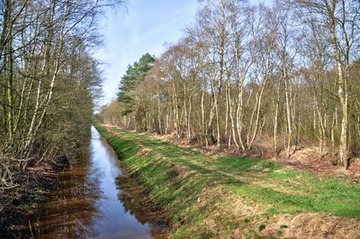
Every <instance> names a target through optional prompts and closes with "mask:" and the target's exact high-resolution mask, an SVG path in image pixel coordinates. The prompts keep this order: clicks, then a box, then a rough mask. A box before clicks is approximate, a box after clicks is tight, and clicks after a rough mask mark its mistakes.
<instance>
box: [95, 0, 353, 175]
mask: <svg viewBox="0 0 360 239" xmlns="http://www.w3.org/2000/svg"><path fill="white" fill-rule="evenodd" d="M359 30H360V2H359V1H352V0H276V1H274V2H273V3H272V4H271V6H264V5H258V6H252V5H250V4H248V3H247V2H245V1H238V0H218V1H211V0H203V1H200V8H199V10H198V15H197V21H196V22H195V23H194V24H193V25H192V26H189V27H188V29H187V30H186V32H185V33H184V36H183V38H182V39H180V40H179V42H178V43H176V44H174V45H171V46H169V47H168V49H167V50H166V51H165V52H164V53H163V54H162V55H161V56H160V57H159V58H158V59H156V61H155V62H154V63H153V64H152V65H151V66H152V67H151V69H150V70H149V71H147V74H146V77H142V78H138V79H137V80H136V81H135V82H136V84H133V87H131V88H124V87H123V86H124V77H127V74H128V72H127V74H125V76H124V77H123V78H122V82H121V86H120V92H119V96H121V95H123V94H127V95H131V99H132V103H131V104H132V106H131V109H132V110H130V111H127V110H126V109H127V108H128V106H129V102H124V101H123V100H122V99H121V97H119V102H113V103H111V104H110V105H108V106H107V107H106V108H104V109H103V111H102V113H101V114H100V115H99V117H101V119H102V120H103V121H104V122H106V123H111V124H118V125H119V126H122V127H126V128H128V129H138V130H150V131H156V132H158V133H160V134H164V133H174V134H176V135H178V136H182V137H186V139H187V140H188V141H189V142H191V141H193V140H203V142H204V144H206V145H209V144H215V145H217V147H222V146H223V145H225V144H226V145H227V146H228V147H236V148H237V149H239V150H242V151H245V150H248V149H251V148H252V147H253V146H254V145H255V144H257V143H259V142H260V141H263V140H265V139H266V141H267V142H271V144H272V150H273V152H274V153H275V155H278V154H279V153H280V151H283V152H286V156H287V157H290V156H291V155H292V154H293V153H294V151H295V150H296V149H297V147H298V146H299V145H300V144H301V145H303V144H306V145H313V144H317V145H318V146H319V147H318V148H319V157H323V156H324V154H325V153H326V152H328V151H327V150H325V147H326V148H327V149H329V150H330V152H332V153H333V154H337V155H338V158H339V160H340V161H341V162H343V163H344V166H345V168H347V167H348V162H349V161H348V158H349V157H351V156H356V155H358V149H359V147H360V145H359V138H360V111H359V110H360V88H359V80H360V79H359V75H360V71H359V70H360V62H359V61H358V60H357V59H359V43H360V39H359V37H360V32H359ZM138 116H141V117H138ZM349 153H350V154H349Z"/></svg>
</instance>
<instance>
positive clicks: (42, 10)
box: [0, 0, 123, 188]
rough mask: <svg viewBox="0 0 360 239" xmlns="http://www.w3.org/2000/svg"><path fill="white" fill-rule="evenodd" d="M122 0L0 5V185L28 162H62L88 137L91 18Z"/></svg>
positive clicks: (94, 40) (95, 83)
mask: <svg viewBox="0 0 360 239" xmlns="http://www.w3.org/2000/svg"><path fill="white" fill-rule="evenodd" d="M122 2H123V1H120V0H113V1H111V0H91V1H89V0H86V1H83V0H39V1H19V0H2V1H1V2H0V180H1V181H0V187H2V188H7V187H10V188H11V187H14V186H16V185H15V183H14V181H13V175H14V173H16V172H20V171H21V170H24V169H25V168H26V167H27V166H28V164H29V162H31V163H32V164H37V163H39V162H41V161H43V160H49V159H53V158H54V157H58V156H60V155H66V156H68V157H70V156H71V155H72V154H73V153H74V152H75V151H76V150H78V148H79V147H80V145H82V143H83V141H84V139H85V137H88V136H89V133H90V124H91V118H92V110H93V106H94V104H93V102H94V101H93V99H94V97H96V96H97V95H98V94H99V90H100V86H101V75H100V73H101V72H100V71H99V69H98V65H99V63H98V62H97V60H95V59H94V58H93V57H92V49H93V47H94V46H95V45H97V44H98V43H99V40H100V39H99V37H98V36H97V35H98V33H97V27H98V26H97V24H98V20H99V14H100V13H101V12H102V10H103V9H104V7H106V6H109V5H117V4H121V3H122Z"/></svg>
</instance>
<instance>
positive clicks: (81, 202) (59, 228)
mask: <svg viewBox="0 0 360 239" xmlns="http://www.w3.org/2000/svg"><path fill="white" fill-rule="evenodd" d="M78 164H79V165H77V166H74V168H73V169H72V170H70V171H66V172H64V173H63V175H62V176H61V178H60V179H59V182H58V185H57V187H56V188H54V189H52V193H51V194H50V196H49V200H48V202H47V203H45V204H44V205H43V207H42V209H41V210H40V212H39V213H38V216H37V218H36V220H35V222H33V228H34V232H33V233H34V234H35V237H36V238H89V237H95V236H96V232H95V231H94V229H93V228H94V223H95V222H96V221H97V220H98V219H99V218H100V217H101V215H100V213H99V211H98V208H97V205H96V202H97V200H98V199H99V198H100V197H101V196H102V193H101V190H100V188H99V185H100V182H99V181H100V175H99V174H97V173H96V172H95V170H96V169H94V168H93V167H91V166H90V165H89V163H87V165H84V164H85V163H84V162H82V163H81V162H79V163H78ZM81 164H82V165H81ZM89 170H91V172H89Z"/></svg>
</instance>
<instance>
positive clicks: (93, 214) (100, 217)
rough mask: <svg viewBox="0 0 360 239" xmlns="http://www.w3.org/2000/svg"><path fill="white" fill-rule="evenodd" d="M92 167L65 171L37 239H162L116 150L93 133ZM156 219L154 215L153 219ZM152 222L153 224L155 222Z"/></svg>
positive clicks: (36, 224)
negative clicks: (122, 166)
mask: <svg viewBox="0 0 360 239" xmlns="http://www.w3.org/2000/svg"><path fill="white" fill-rule="evenodd" d="M89 157H90V160H89V162H86V163H85V162H83V163H78V164H77V165H73V167H72V169H71V170H68V171H65V172H64V173H63V174H62V176H61V178H60V180H59V183H58V186H57V187H56V188H55V189H53V190H52V193H51V195H50V197H49V200H48V202H47V203H45V204H44V205H43V207H42V209H41V210H40V211H39V213H38V216H37V217H38V218H37V220H35V221H32V222H29V225H28V227H29V228H31V230H29V231H31V232H28V234H29V233H30V235H32V236H33V237H35V238H109V239H112V238H139V239H141V238H153V237H154V238H161V237H163V236H162V235H163V232H164V226H163V225H162V223H161V222H154V216H153V215H152V217H151V216H150V215H147V214H149V210H148V209H149V208H151V205H148V200H147V199H146V198H144V195H143V194H142V193H139V191H141V190H139V185H136V184H134V182H132V181H133V180H134V179H131V178H129V177H127V176H126V174H125V173H123V172H122V170H121V168H120V165H119V161H118V160H117V158H116V155H115V153H114V151H113V149H112V148H111V147H110V146H109V145H108V144H107V143H106V141H105V140H104V139H103V138H102V137H101V136H100V135H99V133H98V132H97V131H96V129H95V128H92V139H91V144H90V156H89ZM150 214H154V213H150ZM150 218H151V219H150Z"/></svg>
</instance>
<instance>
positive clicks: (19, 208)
mask: <svg viewBox="0 0 360 239" xmlns="http://www.w3.org/2000/svg"><path fill="white" fill-rule="evenodd" d="M68 167H69V161H68V160H67V158H66V157H58V158H56V159H55V160H54V161H51V162H43V163H41V164H40V165H38V166H32V167H28V168H27V169H26V170H25V171H22V172H20V170H19V173H17V174H15V175H14V182H15V183H16V184H18V185H19V186H17V187H15V188H12V189H1V190H0V235H1V238H20V237H21V230H22V229H23V228H21V227H23V226H20V225H27V223H28V221H29V220H30V219H32V218H33V217H34V213H35V211H36V210H37V209H38V208H39V206H40V205H41V203H42V202H43V201H44V200H45V198H46V195H47V194H48V192H49V189H51V188H52V187H53V186H54V185H55V184H56V182H57V178H58V175H59V174H60V173H61V172H62V171H63V170H64V169H65V168H68Z"/></svg>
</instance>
